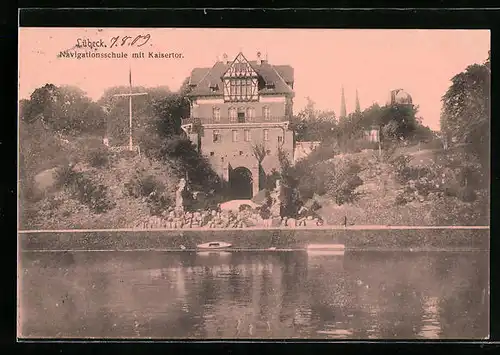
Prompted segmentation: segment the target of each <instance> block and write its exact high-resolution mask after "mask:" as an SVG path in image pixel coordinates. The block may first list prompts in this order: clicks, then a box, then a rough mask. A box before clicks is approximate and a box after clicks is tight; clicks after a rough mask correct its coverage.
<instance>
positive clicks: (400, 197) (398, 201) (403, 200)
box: [394, 193, 408, 206]
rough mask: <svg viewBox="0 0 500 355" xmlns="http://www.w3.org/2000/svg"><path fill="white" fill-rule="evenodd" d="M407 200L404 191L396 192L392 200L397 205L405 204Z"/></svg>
mask: <svg viewBox="0 0 500 355" xmlns="http://www.w3.org/2000/svg"><path fill="white" fill-rule="evenodd" d="M407 202H408V200H407V199H406V197H405V195H404V193H400V194H398V195H397V196H396V200H395V201H394V203H395V204H396V205H398V206H401V205H405V204H406V203H407Z"/></svg>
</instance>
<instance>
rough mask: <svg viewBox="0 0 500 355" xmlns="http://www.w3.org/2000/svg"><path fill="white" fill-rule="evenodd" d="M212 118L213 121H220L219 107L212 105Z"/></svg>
mask: <svg viewBox="0 0 500 355" xmlns="http://www.w3.org/2000/svg"><path fill="white" fill-rule="evenodd" d="M212 118H213V120H214V121H216V122H219V121H220V108H218V107H214V108H213V110H212Z"/></svg>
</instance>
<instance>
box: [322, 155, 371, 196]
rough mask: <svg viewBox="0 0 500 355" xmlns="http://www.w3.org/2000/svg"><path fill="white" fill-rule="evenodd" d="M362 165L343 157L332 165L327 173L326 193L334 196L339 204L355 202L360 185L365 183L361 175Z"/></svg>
mask: <svg viewBox="0 0 500 355" xmlns="http://www.w3.org/2000/svg"><path fill="white" fill-rule="evenodd" d="M360 171H361V167H360V166H359V165H358V164H357V163H355V162H352V161H350V160H347V159H342V160H340V161H338V162H335V164H332V165H331V166H330V169H329V170H328V171H327V172H326V174H325V188H326V193H327V194H328V195H329V196H330V197H332V198H333V199H334V201H335V203H337V204H338V205H342V204H344V203H348V202H353V201H354V200H355V199H356V197H357V193H356V192H355V190H356V188H357V187H358V186H361V185H362V184H363V180H361V178H360V177H359V175H358V174H359V172H360Z"/></svg>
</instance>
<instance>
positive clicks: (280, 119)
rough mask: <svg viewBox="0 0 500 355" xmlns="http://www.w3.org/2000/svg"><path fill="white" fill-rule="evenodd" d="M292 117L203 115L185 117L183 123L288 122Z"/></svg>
mask: <svg viewBox="0 0 500 355" xmlns="http://www.w3.org/2000/svg"><path fill="white" fill-rule="evenodd" d="M289 120H290V119H289V118H288V117H286V116H269V117H264V116H259V117H245V118H236V119H232V120H230V119H229V118H228V117H221V118H220V119H215V118H213V117H203V118H201V117H200V118H184V119H182V124H183V125H185V124H235V123H277V122H286V121H289Z"/></svg>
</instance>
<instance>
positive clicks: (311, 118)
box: [290, 98, 336, 141]
mask: <svg viewBox="0 0 500 355" xmlns="http://www.w3.org/2000/svg"><path fill="white" fill-rule="evenodd" d="M335 128H336V117H335V113H334V112H333V111H320V110H317V109H316V108H315V103H314V102H313V101H312V100H311V99H310V98H308V104H307V105H306V107H305V108H304V109H303V110H302V111H300V112H299V113H298V114H297V116H295V117H292V119H291V122H290V129H291V130H292V131H294V133H295V140H297V141H324V140H328V139H330V138H331V137H332V136H333V134H334V132H335Z"/></svg>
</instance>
